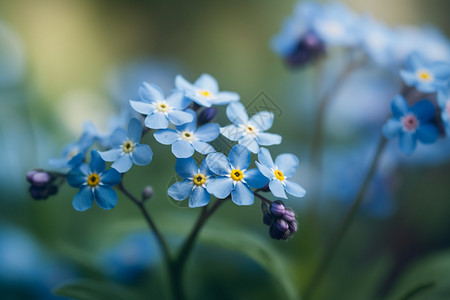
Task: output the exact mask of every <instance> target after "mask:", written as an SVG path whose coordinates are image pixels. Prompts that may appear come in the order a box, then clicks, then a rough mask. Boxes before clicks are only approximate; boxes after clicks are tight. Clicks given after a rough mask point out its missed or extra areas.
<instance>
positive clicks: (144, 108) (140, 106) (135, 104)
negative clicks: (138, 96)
mask: <svg viewBox="0 0 450 300" xmlns="http://www.w3.org/2000/svg"><path fill="white" fill-rule="evenodd" d="M130 105H131V107H132V108H133V109H134V110H135V111H137V112H138V113H140V114H143V115H149V114H151V113H152V112H153V111H154V110H155V106H154V105H153V104H151V103H147V102H142V101H134V100H130Z"/></svg>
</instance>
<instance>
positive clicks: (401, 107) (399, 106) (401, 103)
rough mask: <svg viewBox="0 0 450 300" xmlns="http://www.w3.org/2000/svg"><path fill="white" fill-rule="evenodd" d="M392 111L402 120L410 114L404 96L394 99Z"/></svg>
mask: <svg viewBox="0 0 450 300" xmlns="http://www.w3.org/2000/svg"><path fill="white" fill-rule="evenodd" d="M391 110H392V114H393V115H394V117H396V118H400V117H402V116H404V115H406V114H407V113H408V112H409V106H408V103H406V100H405V98H403V96H402V95H397V96H395V97H394V99H392V102H391Z"/></svg>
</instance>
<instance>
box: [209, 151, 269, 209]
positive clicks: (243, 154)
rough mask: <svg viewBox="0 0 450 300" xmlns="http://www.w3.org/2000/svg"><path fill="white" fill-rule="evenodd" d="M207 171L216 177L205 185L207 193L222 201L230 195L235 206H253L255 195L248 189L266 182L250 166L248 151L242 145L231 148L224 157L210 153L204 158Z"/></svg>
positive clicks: (265, 179)
mask: <svg viewBox="0 0 450 300" xmlns="http://www.w3.org/2000/svg"><path fill="white" fill-rule="evenodd" d="M206 163H207V164H208V167H209V169H210V170H211V171H212V172H213V173H214V174H216V175H217V177H215V178H212V179H210V181H209V183H208V184H207V185H206V189H207V191H208V193H210V194H213V195H214V196H216V197H217V198H220V199H224V198H226V197H227V196H228V195H230V193H231V200H232V201H233V202H234V203H236V204H237V205H251V204H253V201H254V198H255V195H254V194H253V191H252V190H251V189H250V188H262V187H263V186H265V185H266V184H267V182H268V179H267V178H266V177H264V176H263V175H262V174H261V172H259V170H258V169H250V170H247V169H248V167H249V166H250V151H248V150H247V148H245V147H244V146H242V145H235V146H234V147H233V148H231V151H230V154H229V155H228V157H226V156H225V155H224V154H223V153H219V152H215V153H210V154H208V156H207V157H206Z"/></svg>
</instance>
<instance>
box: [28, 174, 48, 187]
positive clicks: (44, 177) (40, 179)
mask: <svg viewBox="0 0 450 300" xmlns="http://www.w3.org/2000/svg"><path fill="white" fill-rule="evenodd" d="M51 181H52V176H51V175H50V174H49V173H47V172H36V173H35V174H34V175H33V177H32V178H31V184H32V185H34V186H37V187H43V186H46V185H47V184H49V183H50V182H51Z"/></svg>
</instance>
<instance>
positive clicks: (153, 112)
mask: <svg viewBox="0 0 450 300" xmlns="http://www.w3.org/2000/svg"><path fill="white" fill-rule="evenodd" d="M139 96H140V100H141V101H133V100H130V105H131V107H132V108H133V109H134V110H135V111H137V112H138V113H140V114H144V115H146V116H147V117H146V118H145V126H147V127H148V128H153V129H164V128H167V127H169V121H170V122H172V123H173V124H174V125H182V124H185V123H187V122H191V121H192V115H191V114H189V113H187V112H184V111H183V109H185V108H186V107H188V105H189V104H190V102H191V101H190V100H188V99H186V98H185V97H184V96H183V93H182V92H174V93H172V94H171V95H170V96H168V97H167V98H164V93H163V92H162V90H161V89H160V88H159V87H157V86H156V85H153V84H148V83H146V82H144V83H143V84H142V86H141V88H140V89H139Z"/></svg>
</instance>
